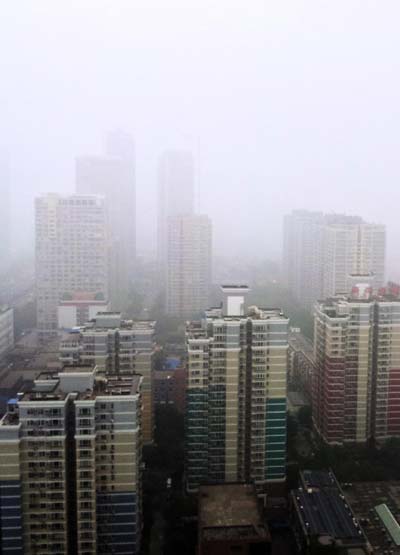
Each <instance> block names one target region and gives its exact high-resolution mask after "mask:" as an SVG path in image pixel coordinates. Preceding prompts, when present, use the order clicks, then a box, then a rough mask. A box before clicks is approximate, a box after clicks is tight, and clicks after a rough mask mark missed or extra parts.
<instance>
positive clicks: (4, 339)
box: [0, 306, 14, 357]
mask: <svg viewBox="0 0 400 555" xmlns="http://www.w3.org/2000/svg"><path fill="white" fill-rule="evenodd" d="M13 347H14V309H13V308H10V307H6V306H4V307H1V306H0V357H1V356H2V355H4V354H5V353H6V352H7V351H9V350H10V349H12V348H13Z"/></svg>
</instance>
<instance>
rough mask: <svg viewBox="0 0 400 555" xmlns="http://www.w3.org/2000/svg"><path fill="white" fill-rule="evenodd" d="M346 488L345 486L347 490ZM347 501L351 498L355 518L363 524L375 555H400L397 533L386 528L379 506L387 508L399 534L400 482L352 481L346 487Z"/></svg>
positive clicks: (384, 511)
mask: <svg viewBox="0 0 400 555" xmlns="http://www.w3.org/2000/svg"><path fill="white" fill-rule="evenodd" d="M345 486H346V487H345ZM343 487H344V492H345V495H346V499H348V501H349V503H350V504H351V507H352V509H353V512H354V514H355V517H356V518H357V519H358V520H359V522H360V523H361V526H362V528H363V530H364V533H365V535H366V536H367V538H368V541H369V543H370V544H371V546H372V549H373V550H374V553H385V551H387V552H390V553H392V554H393V555H400V546H399V545H396V539H397V536H398V534H397V532H396V533H395V536H392V534H391V526H389V527H386V525H385V522H384V520H385V516H384V513H387V511H386V510H385V509H384V510H383V512H381V515H382V516H384V520H382V518H381V516H380V515H379V512H378V511H377V507H379V506H383V505H385V506H386V507H387V509H388V510H389V511H390V513H391V515H392V516H389V514H388V513H387V514H388V517H389V518H390V520H391V521H392V523H393V524H394V525H395V526H394V529H395V530H397V531H398V528H397V526H398V523H400V481H386V482H353V483H351V484H348V485H344V486H343Z"/></svg>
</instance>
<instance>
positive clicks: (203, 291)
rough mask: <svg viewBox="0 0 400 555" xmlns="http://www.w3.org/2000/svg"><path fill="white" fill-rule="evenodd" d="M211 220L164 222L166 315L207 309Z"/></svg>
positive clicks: (188, 218) (174, 218)
mask: <svg viewBox="0 0 400 555" xmlns="http://www.w3.org/2000/svg"><path fill="white" fill-rule="evenodd" d="M211 249H212V227H211V220H210V219H209V218H208V217H207V216H203V215H191V216H183V215H181V216H171V217H169V218H168V222H167V260H166V262H167V264H166V265H167V302H166V308H167V313H168V314H171V315H175V316H193V314H195V313H196V312H201V311H203V310H205V309H206V307H207V306H208V303H209V294H210V286H211Z"/></svg>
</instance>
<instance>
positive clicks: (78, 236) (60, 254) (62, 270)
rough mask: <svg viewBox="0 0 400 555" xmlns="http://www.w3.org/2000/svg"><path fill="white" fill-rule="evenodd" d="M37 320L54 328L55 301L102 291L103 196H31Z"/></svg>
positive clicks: (45, 331) (46, 330)
mask: <svg viewBox="0 0 400 555" xmlns="http://www.w3.org/2000/svg"><path fill="white" fill-rule="evenodd" d="M35 233H36V249H35V263H36V295H37V326H38V331H39V334H40V335H41V336H42V337H44V336H48V335H54V334H56V333H57V328H58V306H59V304H60V303H61V302H62V301H64V300H68V299H69V298H72V297H73V296H74V293H76V292H81V293H89V294H92V295H93V296H94V297H95V298H97V299H99V300H104V299H107V295H108V237H107V225H106V209H105V200H104V197H100V196H94V195H71V196H60V195H56V194H49V195H45V196H42V197H39V198H37V199H36V201H35Z"/></svg>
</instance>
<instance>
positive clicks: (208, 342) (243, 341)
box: [186, 285, 288, 490]
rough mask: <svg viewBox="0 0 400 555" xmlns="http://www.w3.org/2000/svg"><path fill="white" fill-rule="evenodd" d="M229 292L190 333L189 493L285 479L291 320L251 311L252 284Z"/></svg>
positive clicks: (229, 288) (191, 325) (230, 288)
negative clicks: (247, 298)
mask: <svg viewBox="0 0 400 555" xmlns="http://www.w3.org/2000/svg"><path fill="white" fill-rule="evenodd" d="M222 291H223V294H224V302H223V305H222V308H213V309H210V310H208V311H207V312H206V317H205V318H204V319H203V320H202V321H199V322H191V323H189V324H188V327H187V331H186V337H187V350H188V389H187V405H186V406H187V413H186V477H187V487H188V490H196V489H198V487H199V486H200V485H201V484H204V483H224V482H242V481H254V482H255V483H256V484H258V485H260V486H263V485H266V484H268V483H271V482H279V481H283V480H284V479H285V475H286V372H287V349H288V319H287V318H286V317H285V316H284V315H283V314H282V312H281V311H280V310H279V309H259V308H257V307H250V308H249V309H248V310H247V311H246V309H245V296H246V293H247V291H248V288H247V287H246V286H233V285H230V286H223V287H222Z"/></svg>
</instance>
